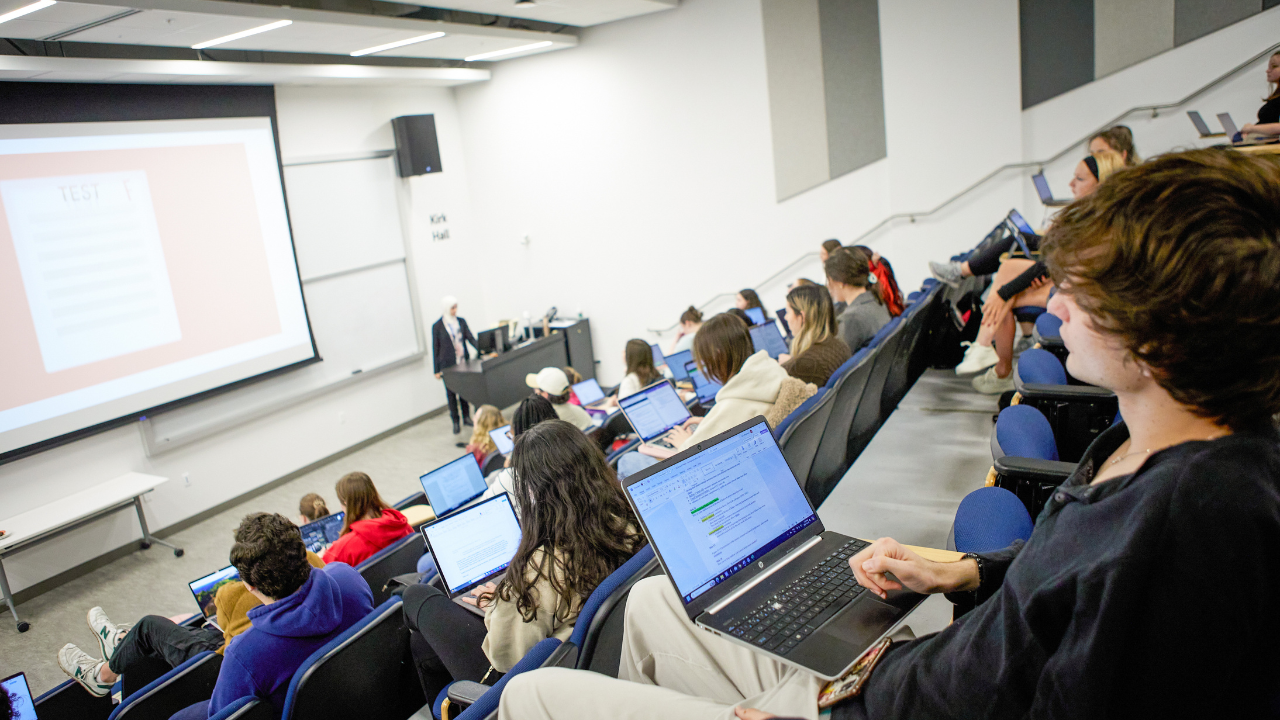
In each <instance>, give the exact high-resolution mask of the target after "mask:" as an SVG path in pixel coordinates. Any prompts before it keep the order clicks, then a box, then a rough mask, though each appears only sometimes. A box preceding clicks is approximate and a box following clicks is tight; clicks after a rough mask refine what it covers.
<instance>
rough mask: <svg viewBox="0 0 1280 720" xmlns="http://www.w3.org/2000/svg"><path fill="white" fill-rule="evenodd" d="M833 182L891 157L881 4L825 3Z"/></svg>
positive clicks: (821, 7) (863, 0)
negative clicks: (885, 106)
mask: <svg viewBox="0 0 1280 720" xmlns="http://www.w3.org/2000/svg"><path fill="white" fill-rule="evenodd" d="M818 13H819V18H820V31H821V34H822V77H823V81H824V84H825V86H826V100H827V144H828V147H829V150H828V155H829V157H830V165H831V177H833V178H836V177H840V176H841V175H844V174H845V173H850V172H853V171H854V170H857V169H858V168H860V167H862V166H864V165H867V164H869V163H873V162H875V161H876V160H880V159H882V158H884V157H885V155H886V154H887V147H886V140H885V128H884V75H883V73H882V72H881V67H880V8H879V6H878V4H877V3H876V0H819V2H818Z"/></svg>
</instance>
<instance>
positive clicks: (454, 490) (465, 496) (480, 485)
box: [418, 453, 489, 517]
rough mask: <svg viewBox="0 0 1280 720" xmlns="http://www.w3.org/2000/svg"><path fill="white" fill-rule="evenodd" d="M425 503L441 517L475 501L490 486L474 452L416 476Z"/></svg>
mask: <svg viewBox="0 0 1280 720" xmlns="http://www.w3.org/2000/svg"><path fill="white" fill-rule="evenodd" d="M418 481H419V482H421V483H422V492H423V493H425V494H426V496H427V504H428V505H430V506H431V511H432V512H434V513H435V514H436V517H444V516H445V515H448V514H449V513H451V512H453V511H454V510H457V509H458V508H460V507H462V506H463V505H466V504H467V503H469V502H471V501H472V500H475V499H476V498H478V497H480V496H481V495H483V494H484V491H485V490H487V489H489V486H488V485H486V484H485V482H484V477H483V476H482V475H481V474H480V466H479V465H478V464H477V463H476V457H475V455H472V454H471V453H467V454H466V455H463V456H462V457H460V458H458V459H457V460H454V461H453V462H450V463H446V464H444V465H441V466H440V467H438V468H436V469H435V470H432V471H431V472H429V473H427V474H426V475H423V476H422V477H420V478H418Z"/></svg>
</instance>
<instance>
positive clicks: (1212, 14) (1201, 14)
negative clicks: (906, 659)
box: [1173, 0, 1262, 45]
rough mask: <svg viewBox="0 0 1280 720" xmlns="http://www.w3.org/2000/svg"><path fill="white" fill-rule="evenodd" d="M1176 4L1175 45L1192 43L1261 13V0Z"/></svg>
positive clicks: (1192, 0) (1201, 0)
mask: <svg viewBox="0 0 1280 720" xmlns="http://www.w3.org/2000/svg"><path fill="white" fill-rule="evenodd" d="M1176 3H1177V9H1176V11H1175V12H1176V13H1177V22H1176V24H1175V27H1174V31H1173V40H1174V44H1175V45H1182V44H1184V43H1189V42H1191V41H1192V40H1195V39H1196V38H1200V37H1204V36H1205V35H1208V34H1209V33H1211V32H1213V31H1214V30H1221V29H1222V28H1224V27H1226V26H1228V25H1231V24H1232V23H1237V22H1239V21H1241V20H1244V19H1245V18H1247V17H1249V16H1250V15H1255V14H1257V13H1260V12H1262V0H1176Z"/></svg>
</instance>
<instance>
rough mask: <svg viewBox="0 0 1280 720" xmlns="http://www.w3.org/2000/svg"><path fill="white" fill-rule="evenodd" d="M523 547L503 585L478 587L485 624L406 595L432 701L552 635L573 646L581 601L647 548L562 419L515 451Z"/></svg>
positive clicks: (615, 490) (503, 667)
mask: <svg viewBox="0 0 1280 720" xmlns="http://www.w3.org/2000/svg"><path fill="white" fill-rule="evenodd" d="M511 457H512V469H513V470H514V477H515V483H514V487H513V492H512V497H513V499H514V498H519V499H520V501H521V505H522V506H523V508H524V510H523V511H522V512H521V513H520V533H521V538H520V546H519V547H518V548H516V553H515V556H514V557H513V558H512V559H511V564H510V565H509V566H508V567H507V571H506V573H504V574H503V576H502V579H501V580H499V581H498V582H497V583H496V584H495V583H486V584H485V585H483V586H481V587H478V588H476V589H475V590H474V591H473V594H472V597H471V598H469V601H470V602H472V603H473V604H475V605H477V607H480V608H482V609H484V611H485V615H484V619H483V620H481V619H480V618H479V617H477V616H476V615H473V614H472V613H470V612H467V611H466V610H464V609H462V608H461V607H458V606H457V605H456V604H454V603H453V602H452V601H451V600H450V599H449V596H448V595H446V594H445V593H443V592H442V591H440V590H439V589H437V588H435V587H434V586H431V585H412V586H410V587H409V588H407V589H406V590H405V593H404V614H405V618H406V620H407V621H408V623H409V628H410V630H411V631H412V642H411V647H412V649H413V654H414V661H415V663H416V665H417V669H418V675H419V678H420V679H421V680H422V685H423V690H424V691H425V692H426V695H427V697H431V698H434V697H435V696H436V695H437V694H438V693H439V692H440V690H441V688H443V687H444V686H445V685H446V684H448V683H449V682H451V681H453V680H473V681H476V682H479V681H480V680H481V679H482V678H484V677H485V676H486V675H489V674H490V672H489V671H490V668H492V669H493V670H496V671H497V672H498V673H505V672H507V671H508V670H510V669H511V667H512V666H513V665H515V664H516V662H517V661H519V660H520V658H522V657H524V655H525V653H527V652H528V651H529V649H530V648H532V647H533V646H534V645H536V644H538V643H539V642H540V641H542V640H545V639H546V638H549V637H556V638H560V639H561V640H567V639H568V638H569V635H570V634H571V633H572V632H573V624H574V622H575V621H576V620H577V617H578V612H579V611H580V610H581V609H582V604H583V603H584V602H586V600H587V598H588V597H589V596H590V595H591V593H592V592H593V591H594V590H595V589H596V586H597V585H599V584H600V583H601V582H603V581H604V579H605V578H607V577H609V575H610V573H612V572H613V571H614V570H616V569H618V568H619V567H620V566H621V565H622V564H623V563H625V562H626V561H627V560H629V559H630V558H631V556H632V555H634V554H635V553H636V551H637V550H639V549H640V548H641V547H643V546H644V545H645V538H644V534H643V533H642V532H640V524H639V522H637V520H636V517H635V514H634V513H633V512H632V511H631V507H630V505H628V504H627V500H626V498H625V497H624V496H623V494H622V486H621V485H620V484H619V483H618V479H617V476H616V475H615V474H614V472H613V469H612V468H610V467H609V465H608V464H607V463H606V462H605V460H604V455H603V454H602V453H601V452H600V449H599V448H597V447H596V446H595V444H594V443H592V442H591V440H589V439H588V438H587V437H586V436H585V435H583V434H582V433H581V432H579V431H578V429H577V428H575V427H574V426H572V425H570V424H569V423H567V422H564V421H563V420H548V421H546V422H542V423H538V424H537V425H535V426H534V427H532V428H530V429H529V430H527V431H525V432H524V434H522V435H521V436H520V437H519V438H517V439H516V445H515V449H514V450H513V451H512V453H511Z"/></svg>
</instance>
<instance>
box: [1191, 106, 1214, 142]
mask: <svg viewBox="0 0 1280 720" xmlns="http://www.w3.org/2000/svg"><path fill="white" fill-rule="evenodd" d="M1187 117H1189V118H1191V124H1192V125H1195V126H1196V132H1198V133H1200V137H1202V138H1207V137H1222V133H1216V132H1214V131H1212V130H1210V129H1209V125H1208V124H1207V123H1205V121H1204V118H1202V117H1200V113H1198V112H1196V111H1195V110H1189V111H1188V112H1187Z"/></svg>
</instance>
